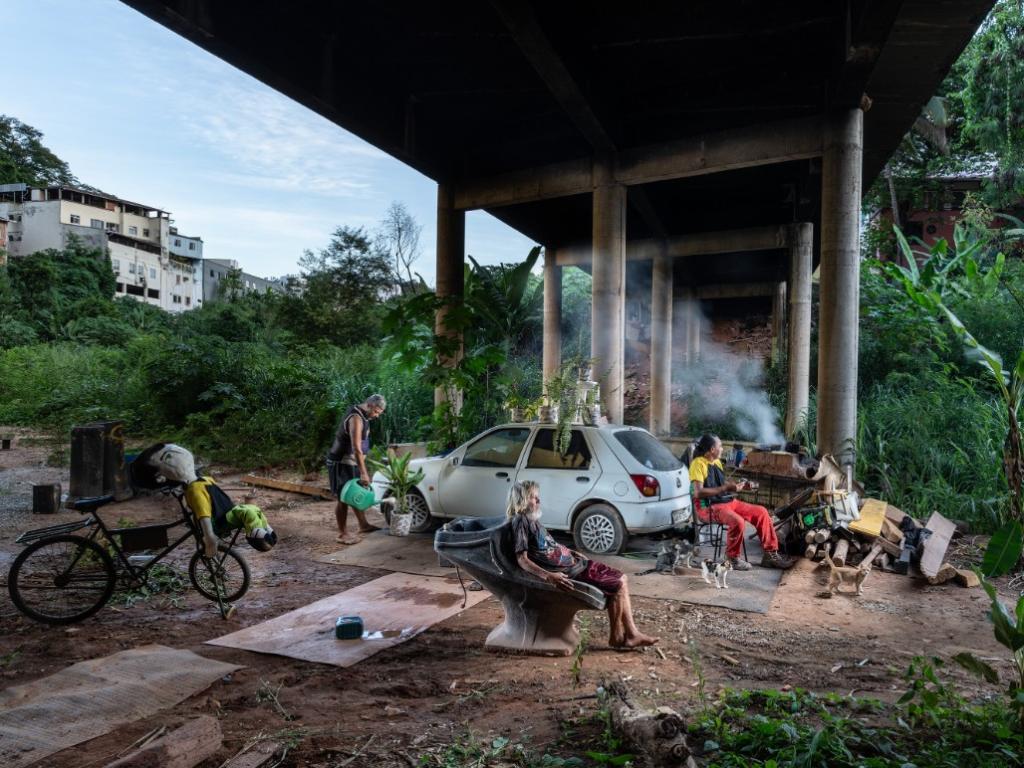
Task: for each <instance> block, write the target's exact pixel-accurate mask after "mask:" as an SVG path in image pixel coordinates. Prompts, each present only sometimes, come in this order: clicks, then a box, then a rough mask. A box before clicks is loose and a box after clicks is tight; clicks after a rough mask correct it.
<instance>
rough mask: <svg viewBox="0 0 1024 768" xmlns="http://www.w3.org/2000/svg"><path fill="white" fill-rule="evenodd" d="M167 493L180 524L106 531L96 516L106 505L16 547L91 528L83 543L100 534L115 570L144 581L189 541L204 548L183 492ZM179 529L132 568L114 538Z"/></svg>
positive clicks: (28, 535) (31, 534)
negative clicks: (177, 534) (173, 537)
mask: <svg viewBox="0 0 1024 768" xmlns="http://www.w3.org/2000/svg"><path fill="white" fill-rule="evenodd" d="M167 493H169V494H170V495H171V496H174V498H175V499H177V501H178V508H179V510H180V512H181V519H180V520H174V521H173V522H170V523H157V524H155V525H147V526H135V527H131V528H108V527H107V524H106V523H104V522H103V518H102V517H100V515H99V510H100V508H101V507H102V506H105V505H100V506H97V507H94V508H93V509H92V514H90V515H89V517H86V518H85V519H83V520H79V521H77V522H72V523H64V524H61V525H54V526H50V527H48V528H38V529H36V530H33V531H26V532H25V533H23V534H22V535H21V536H19V537H18V538H17V540H16V541H17V542H18V543H19V544H29V543H31V542H33V541H37V540H39V539H43V538H46V537H48V536H56V535H59V534H63V533H72V532H74V531H78V530H81V529H82V528H90V529H91V531H90V533H89V535H88V536H84V537H83V539H85V540H88V541H96V540H97V539H98V538H99V537H100V534H102V535H103V538H105V539H106V541H107V542H108V543H109V545H110V546H109V548H110V549H111V550H113V552H112V554H113V556H114V564H115V567H116V568H117V569H118V570H120V571H122V572H123V573H124V574H125V575H127V576H128V577H129V578H130V579H132V580H137V581H145V579H146V576H147V574H148V573H149V571H150V570H151V569H152V568H153V566H155V565H156V564H157V563H159V562H160V561H161V560H163V559H164V558H165V557H167V555H169V554H170V553H171V552H173V551H174V550H175V549H177V548H178V547H180V546H181V545H182V544H183V543H184V542H185V541H186V540H187V539H188V538H190V537H191V538H193V539H194V540H195V545H196V549H197V551H200V552H201V551H202V548H203V536H202V533H201V531H200V530H199V528H198V526H197V525H196V523H195V521H194V520H193V519H192V515H191V513H190V512H189V511H188V507H186V506H185V502H184V493H183V491H182V489H181V488H172V489H169V490H168V491H167ZM108 503H109V502H108ZM180 525H184V526H185V528H186V530H185V531H184V533H182V535H181V536H180V537H179V538H178V539H177V540H175V541H173V542H171V543H168V544H167V545H166V546H165V547H163V549H161V550H160V552H159V553H158V554H156V555H154V556H153V557H152V558H151V559H150V560H149V561H147V562H146V563H145V564H144V565H135V564H133V563H132V562H131V561H130V560H129V559H128V556H127V555H126V554H125V551H124V549H123V548H122V547H121V545H120V543H119V542H118V539H117V538H115V537H116V536H117V534H119V533H127V532H129V531H136V530H140V529H142V528H146V529H150V530H159V529H161V528H162V529H164V530H166V531H169V530H170V529H172V528H177V527H178V526H180ZM240 532H241V531H240V530H236V531H235V532H234V535H233V536H232V537H231V540H230V542H228V544H227V547H226V549H231V548H232V547H233V546H235V542H236V541H237V540H238V536H239V533H240ZM168 540H170V537H168ZM222 552H223V550H222ZM225 557H227V555H226V554H220V555H219V556H217V555H215V556H214V557H212V558H209V559H210V560H212V561H213V562H214V563H216V564H218V565H220V564H221V563H222V562H223V560H224V558H225ZM77 559H78V558H77V557H76V558H75V559H74V560H72V561H71V563H70V564H69V566H70V567H74V565H75V564H76V562H77Z"/></svg>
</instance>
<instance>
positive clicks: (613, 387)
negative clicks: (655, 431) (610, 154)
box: [590, 160, 626, 424]
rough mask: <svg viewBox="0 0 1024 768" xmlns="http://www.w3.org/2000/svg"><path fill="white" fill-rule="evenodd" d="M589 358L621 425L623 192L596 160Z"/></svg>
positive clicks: (609, 411)
mask: <svg viewBox="0 0 1024 768" xmlns="http://www.w3.org/2000/svg"><path fill="white" fill-rule="evenodd" d="M593 207H594V214H593V249H594V253H593V260H592V262H591V263H592V265H593V266H592V268H593V282H592V293H593V301H592V304H591V316H590V318H591V319H590V328H591V336H590V339H591V341H590V356H591V357H592V358H593V359H594V378H595V379H596V380H597V382H598V383H599V384H600V385H601V399H602V401H603V404H604V409H605V413H606V414H607V416H608V420H609V421H611V422H612V423H614V424H621V423H622V410H623V391H622V380H623V366H624V359H623V354H624V352H623V335H624V323H625V315H626V291H625V289H626V188H625V186H623V185H622V184H617V183H615V182H614V181H613V180H612V172H611V164H610V162H608V161H604V160H598V161H595V162H594V192H593Z"/></svg>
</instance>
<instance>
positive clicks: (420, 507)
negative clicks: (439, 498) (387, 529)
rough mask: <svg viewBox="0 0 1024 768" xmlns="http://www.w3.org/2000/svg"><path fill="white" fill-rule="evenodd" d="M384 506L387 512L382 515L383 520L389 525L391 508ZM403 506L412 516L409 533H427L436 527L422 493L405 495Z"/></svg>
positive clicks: (416, 492) (414, 492) (435, 520)
mask: <svg viewBox="0 0 1024 768" xmlns="http://www.w3.org/2000/svg"><path fill="white" fill-rule="evenodd" d="M385 506H387V509H388V511H387V512H385V513H384V519H385V520H387V522H388V525H391V511H390V510H391V506H390V505H385ZM405 506H406V508H407V509H408V510H409V514H410V515H412V522H411V523H410V524H409V533H428V532H429V531H432V530H433V529H434V528H435V527H436V525H437V519H436V518H435V517H434V516H433V515H431V514H430V507H429V506H427V500H426V499H425V498H423V494H422V493H420V492H419V491H415V490H414V491H409V492H408V493H407V494H405Z"/></svg>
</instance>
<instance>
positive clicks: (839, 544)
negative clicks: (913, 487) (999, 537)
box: [735, 445, 979, 587]
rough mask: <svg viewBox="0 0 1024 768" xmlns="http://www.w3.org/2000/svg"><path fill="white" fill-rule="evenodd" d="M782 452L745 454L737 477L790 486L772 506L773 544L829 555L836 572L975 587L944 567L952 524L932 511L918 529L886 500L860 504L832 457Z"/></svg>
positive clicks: (967, 575)
mask: <svg viewBox="0 0 1024 768" xmlns="http://www.w3.org/2000/svg"><path fill="white" fill-rule="evenodd" d="M787 448H789V449H790V450H786V451H779V450H755V451H751V453H750V454H749V455H747V456H746V458H745V459H744V461H743V462H742V463H741V465H740V466H739V467H738V468H737V469H736V472H735V474H736V475H737V476H743V477H744V478H749V479H751V480H755V481H757V482H758V483H759V484H760V485H761V486H764V485H765V484H771V483H772V482H778V481H779V480H781V481H784V482H787V483H792V484H793V485H792V486H791V490H789V493H788V498H786V499H785V500H784V501H781V502H780V501H779V500H771V501H772V502H773V503H772V504H771V506H772V507H774V512H773V517H774V518H775V520H776V524H775V528H776V532H777V534H778V537H779V542H780V544H781V546H782V547H783V548H784V549H785V550H786V551H787V553H788V554H791V555H802V556H804V557H806V558H809V559H812V560H817V561H821V560H823V559H824V558H825V556H826V554H828V555H829V556H830V558H831V560H832V562H833V563H834V564H835V565H836V566H839V567H844V566H854V567H857V568H862V569H865V570H868V569H871V568H877V569H879V570H881V571H887V572H891V573H898V574H903V575H909V576H916V577H921V578H925V579H927V580H928V582H929V583H930V584H941V583H944V582H947V581H954V580H955V581H956V582H957V583H958V584H960V585H962V586H967V587H971V586H978V583H979V582H978V579H977V576H976V575H975V574H974V573H973V572H972V571H967V570H964V569H957V568H955V567H953V566H952V565H951V564H949V563H948V562H946V561H945V556H946V550H947V549H948V547H949V543H950V541H951V539H952V538H953V537H954V536H955V535H956V533H957V532H956V525H955V524H954V523H953V522H952V521H950V520H947V519H946V518H945V517H943V516H942V515H940V514H939V513H938V512H933V513H932V514H931V516H930V517H929V518H928V520H927V521H926V522H924V523H922V522H921V521H920V520H917V519H915V518H914V517H912V516H911V515H908V514H905V513H904V512H903V511H902V510H900V509H897V508H896V507H894V506H892V505H891V504H887V503H886V502H885V501H882V500H880V499H870V498H869V499H865V498H862V497H863V489H862V488H861V487H859V486H858V485H857V484H856V483H851V482H850V480H849V478H848V477H847V476H846V474H845V473H844V472H843V471H842V469H841V468H840V467H839V465H838V464H837V463H836V461H835V460H834V459H833V457H832V456H829V455H825V456H823V457H821V458H820V459H816V458H814V457H810V456H807V455H806V454H805V453H803V452H801V451H800V450H799V447H797V446H792V445H789V446H787ZM794 448H795V450H794ZM757 493H758V491H754V492H753V494H741V496H744V497H749V496H751V495H754V494H757ZM748 500H749V501H752V502H754V503H764V502H763V501H761V500H759V499H757V498H756V497H755V498H748ZM764 501H769V500H768V499H765V500H764Z"/></svg>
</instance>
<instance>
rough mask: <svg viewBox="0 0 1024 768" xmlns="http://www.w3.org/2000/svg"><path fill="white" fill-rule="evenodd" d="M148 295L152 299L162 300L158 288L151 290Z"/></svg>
mask: <svg viewBox="0 0 1024 768" xmlns="http://www.w3.org/2000/svg"><path fill="white" fill-rule="evenodd" d="M146 293H147V294H148V295H149V298H151V299H159V298H160V291H158V290H157V289H156V288H150V289H149V290H148V291H147V292H146Z"/></svg>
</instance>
